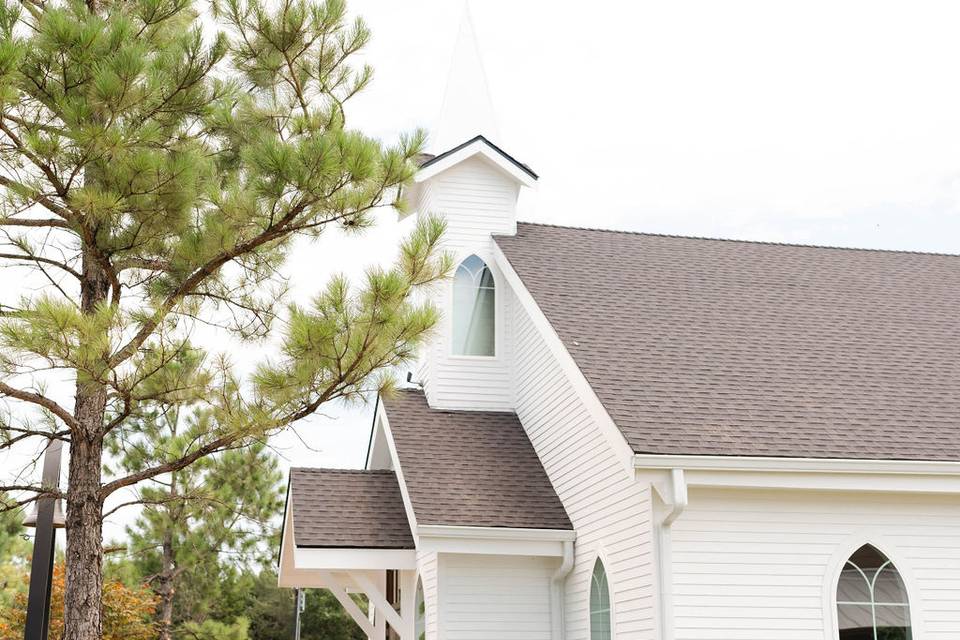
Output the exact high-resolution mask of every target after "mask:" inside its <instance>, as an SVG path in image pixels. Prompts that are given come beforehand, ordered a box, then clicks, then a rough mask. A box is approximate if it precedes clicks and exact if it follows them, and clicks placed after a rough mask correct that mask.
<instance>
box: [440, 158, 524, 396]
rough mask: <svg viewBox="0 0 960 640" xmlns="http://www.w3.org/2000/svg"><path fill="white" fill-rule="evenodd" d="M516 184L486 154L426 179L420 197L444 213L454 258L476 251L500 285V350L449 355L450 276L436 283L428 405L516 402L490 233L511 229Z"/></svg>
mask: <svg viewBox="0 0 960 640" xmlns="http://www.w3.org/2000/svg"><path fill="white" fill-rule="evenodd" d="M518 188H519V187H518V186H517V184H516V183H515V182H513V181H512V180H511V179H509V178H506V177H505V176H504V175H503V174H501V173H500V172H499V171H498V170H496V169H494V168H492V167H491V166H490V165H489V164H487V163H486V162H484V161H483V160H480V159H477V158H471V159H469V160H466V161H464V162H462V163H461V164H459V165H457V166H455V167H453V168H451V169H449V170H447V171H445V172H444V173H442V174H440V175H439V176H437V177H436V178H434V179H432V180H429V181H428V182H427V183H426V184H425V185H424V192H423V195H422V196H421V202H422V203H423V206H424V207H425V208H426V210H427V211H429V212H430V213H437V214H441V215H443V216H444V218H445V219H446V221H447V232H446V234H445V235H444V240H443V246H444V249H445V250H447V251H449V252H450V253H451V254H453V255H454V257H455V259H456V262H457V263H458V264H459V261H461V260H463V259H464V258H466V257H467V256H469V255H470V254H474V253H475V254H477V255H478V256H479V257H480V258H481V259H483V260H484V261H485V262H486V263H487V265H488V266H489V267H490V271H491V273H492V274H493V277H494V280H495V282H496V286H497V297H496V298H497V303H496V304H497V329H496V330H497V356H496V358H493V359H461V358H454V357H450V332H451V318H450V313H451V309H450V303H451V287H452V282H450V281H447V282H445V283H444V284H443V285H441V286H439V287H437V290H436V291H435V298H434V301H435V302H436V304H437V305H438V307H439V308H440V309H441V312H442V314H443V320H442V322H441V323H440V326H439V327H438V330H437V331H436V332H435V334H434V337H433V339H432V342H431V345H430V347H429V348H430V356H429V358H427V361H428V364H426V365H425V366H424V368H423V369H421V375H422V376H423V379H422V380H421V382H423V384H424V390H425V391H426V393H427V397H428V398H429V400H430V405H431V406H433V407H437V408H445V409H470V410H503V409H512V408H513V385H512V382H513V377H512V375H511V371H510V363H511V362H512V340H511V327H510V324H511V323H510V321H511V315H512V313H511V309H510V301H509V300H508V296H507V295H506V284H505V283H504V282H503V278H502V276H501V274H500V273H499V271H498V270H497V268H496V267H495V266H494V265H493V260H492V258H491V255H490V249H491V246H492V242H493V240H492V239H491V237H490V236H491V234H503V233H513V232H514V229H515V224H516V222H515V216H516V202H517V192H518Z"/></svg>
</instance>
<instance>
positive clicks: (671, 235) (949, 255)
mask: <svg viewBox="0 0 960 640" xmlns="http://www.w3.org/2000/svg"><path fill="white" fill-rule="evenodd" d="M517 225H518V226H520V225H527V226H531V227H549V228H553V229H569V230H572V231H598V232H601V233H618V234H622V235H631V236H647V237H651V238H676V239H678V240H704V241H709V242H730V243H739V244H758V245H767V246H773V247H798V248H801V249H831V250H834V251H862V252H868V253H899V254H903V255H919V256H940V257H945V258H960V252H958V253H947V252H944V251H920V250H917V249H876V248H870V247H842V246H839V245H828V244H809V243H806V244H805V243H800V242H776V241H773V240H743V239H738V238H716V237H709V236H685V235H682V234H679V233H651V232H649V231H629V230H626V229H604V228H600V227H579V226H571V225H562V224H551V223H549V222H524V221H517ZM494 237H497V238H510V237H513V236H510V235H507V234H502V233H498V234H494Z"/></svg>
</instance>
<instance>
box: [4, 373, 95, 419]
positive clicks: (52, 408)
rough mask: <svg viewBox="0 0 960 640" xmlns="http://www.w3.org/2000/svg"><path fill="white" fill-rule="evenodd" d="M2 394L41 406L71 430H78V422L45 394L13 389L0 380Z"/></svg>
mask: <svg viewBox="0 0 960 640" xmlns="http://www.w3.org/2000/svg"><path fill="white" fill-rule="evenodd" d="M4 396H6V397H9V398H14V399H16V400H20V401H22V402H27V403H30V404H34V405H36V406H38V407H42V408H43V409H46V410H47V411H49V412H50V413H52V414H53V415H55V416H57V417H58V418H60V419H61V420H63V422H64V424H66V425H67V426H68V427H70V429H71V430H72V431H78V430H80V423H79V422H77V421H76V419H75V418H74V417H73V416H72V415H71V414H70V412H69V411H67V410H66V409H64V408H63V407H62V406H60V404H58V403H57V402H55V401H53V400H51V399H50V398H48V397H46V396H43V395H40V394H39V393H33V392H31V391H22V390H20V389H15V388H13V387H11V386H10V385H8V384H6V383H4V382H0V397H4Z"/></svg>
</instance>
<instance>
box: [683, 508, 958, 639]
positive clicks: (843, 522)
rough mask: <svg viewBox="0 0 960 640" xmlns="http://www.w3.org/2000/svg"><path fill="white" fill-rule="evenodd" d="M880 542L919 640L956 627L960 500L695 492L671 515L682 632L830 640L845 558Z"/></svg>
mask: <svg viewBox="0 0 960 640" xmlns="http://www.w3.org/2000/svg"><path fill="white" fill-rule="evenodd" d="M870 542H873V543H874V544H876V545H877V546H878V547H879V548H881V550H883V551H884V552H886V553H888V554H889V555H890V556H891V559H892V560H893V561H894V562H895V563H896V565H897V568H898V569H899V570H900V571H901V573H902V574H903V575H904V576H905V578H906V579H907V583H908V589H910V593H909V596H910V600H911V601H910V605H911V613H912V618H913V621H914V624H922V628H918V629H916V630H915V633H914V638H915V639H916V640H948V639H949V640H954V639H956V638H957V637H960V505H958V503H957V501H956V499H955V498H952V497H938V496H916V495H911V496H906V495H894V494H879V493H878V494H863V493H860V494H852V493H805V492H799V491H797V492H782V491H781V492H766V491H750V490H710V491H708V490H698V489H693V490H691V492H690V506H689V507H688V508H687V510H686V511H685V512H684V513H683V515H682V516H681V517H680V519H679V520H677V521H676V522H675V523H674V525H673V559H672V564H673V602H674V621H675V623H674V624H675V630H676V638H677V640H708V639H709V640H769V639H771V638H777V639H778V640H780V639H785V640H830V639H832V638H835V637H836V636H835V635H834V633H835V631H834V628H833V624H834V623H833V618H832V616H833V606H834V604H833V594H832V593H830V591H831V590H832V584H833V580H834V579H835V572H836V571H837V570H838V566H837V563H838V562H840V561H841V560H839V559H838V558H842V556H844V555H845V554H846V550H847V549H849V548H851V547H858V546H859V545H860V544H865V543H870Z"/></svg>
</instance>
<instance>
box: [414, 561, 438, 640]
mask: <svg viewBox="0 0 960 640" xmlns="http://www.w3.org/2000/svg"><path fill="white" fill-rule="evenodd" d="M417 571H418V573H419V576H420V582H421V584H422V585H423V604H424V607H423V609H424V621H425V622H426V634H427V635H426V640H438V639H439V637H440V635H439V632H438V630H437V620H438V610H439V602H440V600H439V598H440V593H439V581H438V580H437V554H436V553H434V552H423V551H421V552H418V553H417ZM417 640H419V639H417Z"/></svg>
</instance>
